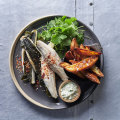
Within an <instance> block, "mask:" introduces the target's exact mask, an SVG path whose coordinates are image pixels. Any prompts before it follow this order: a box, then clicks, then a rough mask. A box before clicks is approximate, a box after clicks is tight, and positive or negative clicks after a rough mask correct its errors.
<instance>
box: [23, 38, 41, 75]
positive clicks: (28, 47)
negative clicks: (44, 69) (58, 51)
mask: <svg viewBox="0 0 120 120" xmlns="http://www.w3.org/2000/svg"><path fill="white" fill-rule="evenodd" d="M21 46H22V47H23V48H24V49H25V51H26V53H27V57H28V59H29V61H30V64H31V65H32V67H33V69H34V71H35V72H36V73H38V74H39V72H40V68H39V63H40V56H41V55H40V52H39V51H38V49H37V48H36V46H35V45H34V43H33V42H32V40H31V39H30V38H29V37H22V38H21Z"/></svg>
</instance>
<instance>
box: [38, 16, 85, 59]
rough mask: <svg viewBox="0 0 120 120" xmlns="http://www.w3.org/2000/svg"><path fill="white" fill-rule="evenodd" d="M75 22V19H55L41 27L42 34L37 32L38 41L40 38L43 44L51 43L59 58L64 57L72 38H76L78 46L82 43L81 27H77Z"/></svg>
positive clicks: (64, 17)
mask: <svg viewBox="0 0 120 120" xmlns="http://www.w3.org/2000/svg"><path fill="white" fill-rule="evenodd" d="M76 20H77V19H76V18H75V17H71V18H67V17H66V16H63V17H57V18H55V19H54V20H51V21H50V22H48V23H47V25H46V26H44V27H41V29H42V32H41V33H39V32H38V39H41V38H42V39H43V40H44V41H45V42H50V41H51V42H52V43H53V44H54V45H55V47H54V49H55V50H56V51H57V53H58V54H59V56H61V57H64V53H65V52H66V51H67V50H68V49H69V46H70V44H71V40H72V39H73V38H76V39H77V42H78V43H79V44H81V43H83V41H84V31H83V30H82V29H81V28H82V26H80V27H78V22H77V21H76Z"/></svg>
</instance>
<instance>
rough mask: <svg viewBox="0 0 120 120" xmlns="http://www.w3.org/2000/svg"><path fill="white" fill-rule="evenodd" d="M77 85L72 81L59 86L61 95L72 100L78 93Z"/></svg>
mask: <svg viewBox="0 0 120 120" xmlns="http://www.w3.org/2000/svg"><path fill="white" fill-rule="evenodd" d="M77 91H78V86H77V85H76V84H75V83H74V82H68V83H66V84H65V85H64V86H63V87H62V88H61V96H62V97H63V98H64V99H68V100H72V99H73V98H75V97H76V96H77V95H78V92H77Z"/></svg>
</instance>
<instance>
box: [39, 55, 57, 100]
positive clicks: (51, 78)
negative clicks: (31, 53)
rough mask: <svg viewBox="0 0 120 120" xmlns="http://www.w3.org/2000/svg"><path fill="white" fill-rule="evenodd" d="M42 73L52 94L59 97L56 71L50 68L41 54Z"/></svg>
mask: <svg viewBox="0 0 120 120" xmlns="http://www.w3.org/2000/svg"><path fill="white" fill-rule="evenodd" d="M41 75H42V77H43V78H42V79H43V81H44V83H45V85H46V87H47V88H48V90H49V92H50V94H51V96H52V97H53V98H57V96H58V95H57V90H56V82H55V73H54V72H53V71H52V70H51V69H50V68H49V66H48V64H47V63H46V62H45V60H44V57H43V56H41Z"/></svg>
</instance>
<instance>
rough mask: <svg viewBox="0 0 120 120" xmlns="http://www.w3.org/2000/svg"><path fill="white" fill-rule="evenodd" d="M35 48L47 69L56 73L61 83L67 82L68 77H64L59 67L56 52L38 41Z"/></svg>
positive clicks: (59, 61)
mask: <svg viewBox="0 0 120 120" xmlns="http://www.w3.org/2000/svg"><path fill="white" fill-rule="evenodd" d="M37 48H38V49H39V51H40V53H41V55H42V56H43V57H44V58H45V61H46V62H47V63H48V65H49V67H50V68H51V69H52V70H53V71H54V72H55V73H57V74H58V75H59V76H60V78H61V79H62V80H63V81H65V80H68V76H67V75H66V73H65V71H64V69H63V68H62V67H61V66H60V63H61V59H60V57H59V56H58V54H57V53H56V51H55V50H54V49H53V48H51V47H50V46H48V45H47V44H45V43H44V42H42V41H40V40H39V41H37Z"/></svg>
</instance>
